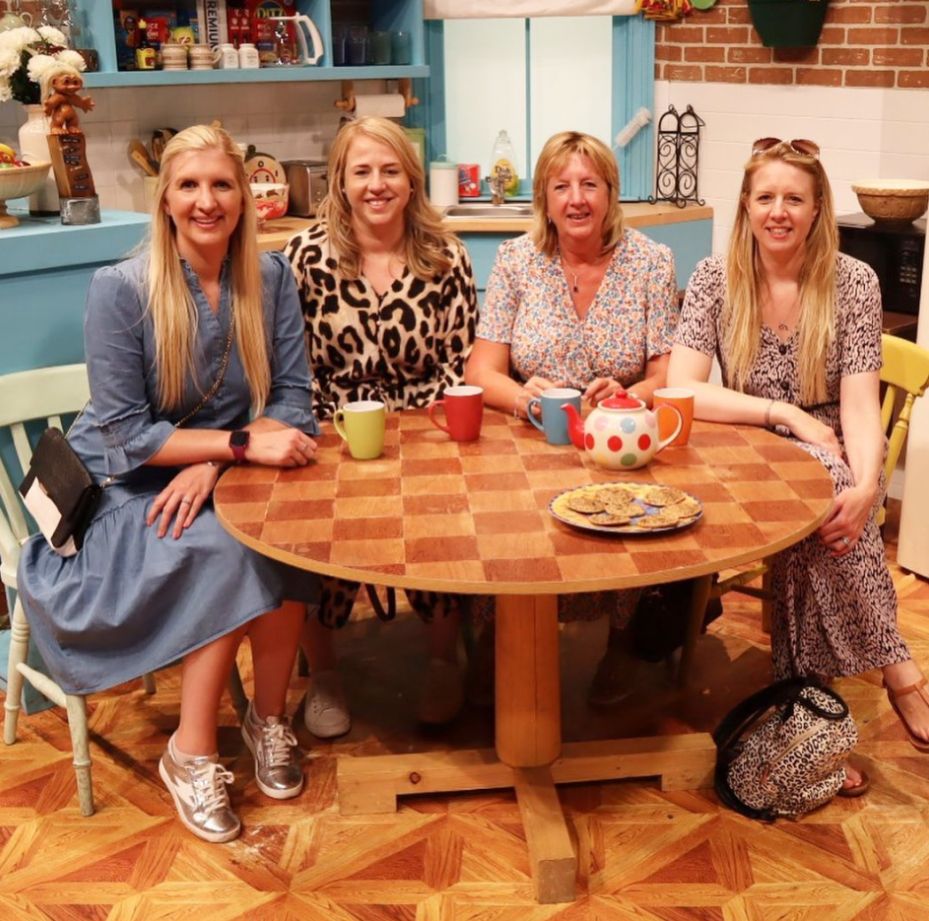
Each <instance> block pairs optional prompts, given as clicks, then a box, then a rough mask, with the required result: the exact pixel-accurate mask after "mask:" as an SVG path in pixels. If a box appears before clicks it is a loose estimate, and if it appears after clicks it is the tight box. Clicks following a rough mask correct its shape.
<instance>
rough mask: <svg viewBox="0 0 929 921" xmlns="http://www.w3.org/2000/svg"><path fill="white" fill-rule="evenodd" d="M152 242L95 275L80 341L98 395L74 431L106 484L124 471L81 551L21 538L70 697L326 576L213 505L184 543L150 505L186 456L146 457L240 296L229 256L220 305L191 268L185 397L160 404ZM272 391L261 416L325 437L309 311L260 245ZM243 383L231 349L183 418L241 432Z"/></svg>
mask: <svg viewBox="0 0 929 921" xmlns="http://www.w3.org/2000/svg"><path fill="white" fill-rule="evenodd" d="M147 266H148V257H147V254H144V253H143V254H142V255H140V256H136V257H134V258H132V259H129V260H127V261H125V262H122V263H120V264H119V265H116V266H112V267H107V268H103V269H100V270H99V271H98V272H97V273H96V274H95V275H94V278H93V281H92V282H91V286H90V291H89V293H88V297H87V309H86V315H85V321H84V346H85V354H86V358H87V368H88V375H89V378H90V391H91V402H90V403H89V404H88V406H87V408H86V409H85V411H84V413H83V415H82V416H81V417H80V418H79V419H78V421H77V422H76V423H75V425H74V426H73V428H72V429H71V432H70V433H69V436H68V437H69V440H70V442H71V445H72V446H73V447H74V449H75V451H77V453H78V454H79V455H80V457H81V459H82V460H83V461H84V463H85V464H86V466H87V468H88V470H89V471H90V472H91V474H92V475H93V476H94V478H95V479H96V480H97V481H98V482H102V481H103V480H104V479H105V478H107V477H115V478H116V481H115V483H113V485H111V486H108V487H107V488H106V489H104V491H103V500H102V501H101V503H100V506H99V508H98V510H97V513H96V515H95V516H94V520H93V521H92V523H91V525H90V527H89V529H88V531H87V533H86V535H85V539H84V546H83V548H82V549H81V550H80V552H79V553H77V554H76V555H75V556H73V557H68V558H64V557H60V556H58V554H56V553H55V552H54V551H52V550H51V548H50V547H49V546H48V544H47V543H46V541H45V539H44V538H43V537H41V536H36V537H33V538H31V539H30V540H29V541H28V542H27V543H26V544H25V546H24V547H23V553H22V556H21V558H20V562H19V571H18V583H19V592H20V595H21V597H22V601H23V606H24V608H25V611H26V616H27V618H28V621H29V624H30V627H31V629H32V635H33V638H34V640H35V643H36V646H37V647H38V650H39V652H40V653H41V655H42V658H43V660H44V661H45V664H46V666H47V668H48V670H49V672H50V674H51V675H52V677H53V678H54V679H55V680H56V681H57V682H58V683H59V684H60V685H61V687H62V688H63V689H64V690H65V691H66V692H67V693H74V694H85V693H90V692H91V691H97V690H101V689H103V688H108V687H112V686H113V685H116V684H120V683H121V682H123V681H126V680H128V679H130V678H134V677H138V676H139V675H141V674H143V673H145V672H148V671H152V670H154V669H157V668H159V667H161V666H164V665H167V664H169V663H171V662H173V661H175V660H176V659H178V658H180V657H181V656H184V655H185V654H187V653H188V652H191V651H192V650H194V649H197V648H199V647H201V646H204V645H206V644H207V643H209V642H211V641H212V640H215V639H217V638H218V637H221V636H223V635H225V634H227V633H229V632H230V631H232V630H235V629H236V628H237V627H240V626H241V625H242V624H245V623H246V622H248V621H249V620H251V619H253V618H255V617H257V616H259V615H261V614H263V613H265V612H266V611H270V610H272V609H274V608H276V607H277V606H278V605H279V604H280V603H281V601H282V600H284V599H288V598H289V599H296V600H303V601H313V600H315V598H316V595H317V591H318V589H317V585H318V582H317V579H316V577H315V576H313V575H311V574H310V573H304V572H300V571H298V570H296V569H293V568H292V567H289V566H285V565H283V564H281V563H278V562H275V561H273V560H270V559H267V558H265V557H262V556H261V555H259V554H257V553H255V552H254V551H252V550H249V549H248V548H246V547H244V546H242V545H241V544H239V543H238V542H237V541H236V540H235V539H234V538H232V537H230V536H229V534H227V533H226V531H225V530H224V529H223V528H222V526H221V525H220V524H219V522H218V521H217V519H216V515H215V513H214V511H213V507H212V503H209V502H208V503H206V504H205V505H204V506H203V508H202V509H201V511H200V514H199V515H198V516H197V518H196V520H195V521H194V522H193V524H192V525H191V526H190V527H189V528H188V529H187V530H186V531H185V532H184V533H183V535H182V536H181V537H180V539H178V540H175V539H174V538H173V537H171V536H170V532H169V534H168V536H166V537H164V538H162V539H159V538H158V536H157V534H156V527H155V526H152V527H147V526H146V524H145V516H146V513H147V511H148V509H149V507H150V505H151V503H152V501H153V499H154V498H155V496H157V495H158V493H159V492H160V491H161V490H162V489H163V488H164V487H165V485H167V483H168V482H169V481H170V480H171V478H172V477H173V476H175V475H176V473H177V468H168V467H154V466H145V464H146V461H148V460H149V458H151V457H152V456H153V455H154V454H156V453H157V452H158V450H159V449H160V448H161V447H162V446H163V445H164V443H165V442H166V441H167V440H168V438H169V437H170V435H171V433H172V432H173V431H174V430H175V428H174V426H175V423H176V422H177V421H178V420H181V419H183V417H184V416H185V415H186V414H187V413H189V412H190V411H191V410H193V409H194V408H196V406H197V404H198V403H199V402H200V400H201V399H202V395H203V394H204V393H206V392H207V391H208V390H209V389H210V386H211V385H212V383H213V382H214V381H215V380H216V378H217V377H218V375H219V371H220V367H221V364H222V359H223V354H224V352H225V347H226V342H227V337H228V333H229V327H230V323H231V322H232V304H231V292H230V285H231V282H230V266H229V262H228V260H227V262H226V264H225V265H224V266H223V272H222V276H221V295H220V305H219V310H218V311H217V313H215V314H214V313H213V312H212V311H211V310H210V308H209V305H208V303H207V300H206V297H205V296H204V294H203V292H202V290H201V288H200V283H199V280H198V278H197V276H196V274H195V273H194V272H193V271H192V270H191V269H190V267H189V266H188V265H186V263H185V264H184V271H185V273H186V277H187V283H188V285H189V287H190V291H191V294H192V295H193V299H194V302H195V305H196V312H197V328H196V336H195V343H194V369H195V377H196V380H191V381H189V382H188V386H187V388H186V393H185V396H184V400H183V402H182V405H180V406H178V407H176V408H174V409H173V410H172V411H171V412H162V411H161V410H159V409H157V408H156V407H157V405H158V400H157V386H158V381H157V375H156V370H155V341H154V334H153V329H152V323H151V316H150V315H149V313H148V311H147V310H146V303H147V287H146V270H147ZM261 270H262V281H263V286H264V313H265V327H266V330H267V336H268V343H269V354H270V357H271V393H270V394H269V397H268V402H267V406H266V407H265V410H264V415H265V416H267V417H269V418H272V419H276V420H278V421H280V422H283V423H285V424H286V425H290V426H294V427H295V428H299V429H301V430H302V431H304V432H307V433H308V434H311V435H313V434H316V433H317V432H318V426H317V423H316V419H315V417H314V416H313V412H312V408H311V403H310V392H311V390H310V373H309V370H308V367H307V360H306V350H305V346H304V339H303V316H302V313H301V311H300V304H299V300H298V297H297V290H296V287H295V284H294V280H293V275H292V273H291V270H290V265H289V264H288V263H287V261H286V260H285V259H284V258H283V256H281V255H280V254H278V253H268V254H264V255H263V256H262V257H261ZM249 404H250V394H249V390H248V384H247V382H246V379H245V374H244V371H243V368H242V364H241V361H240V358H239V354H238V349H237V348H235V346H234V345H233V348H232V350H231V352H230V356H229V362H228V367H227V369H226V374H225V377H224V379H223V382H222V385H221V386H220V388H219V390H218V391H217V393H216V394H215V395H214V396H213V397H212V398H211V399H210V400H209V401H208V402H207V403H206V405H205V406H203V407H202V408H201V409H200V410H199V411H198V412H197V414H196V415H195V416H194V417H193V418H192V419H190V420H189V421H187V422H186V423H185V428H209V429H226V430H230V429H238V428H241V427H242V426H243V425H245V424H247V423H248V421H249Z"/></svg>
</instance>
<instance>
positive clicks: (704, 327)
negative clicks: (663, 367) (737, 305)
mask: <svg viewBox="0 0 929 921" xmlns="http://www.w3.org/2000/svg"><path fill="white" fill-rule="evenodd" d="M725 296H726V270H725V266H724V264H723V260H722V258H721V257H719V256H712V257H710V258H709V259H703V260H702V261H701V262H699V263H698V264H697V268H696V269H694V273H693V275H691V276H690V281H689V282H688V283H687V294H686V295H685V296H684V306H683V307H682V308H681V319H680V323H679V324H678V327H677V336H676V338H675V340H674V341H675V342H676V343H678V344H679V345H686V346H687V348H689V349H693V350H694V351H696V352H702V353H703V354H704V355H716V354H717V353H718V351H719V318H720V315H721V313H722V306H723V300H724V298H725Z"/></svg>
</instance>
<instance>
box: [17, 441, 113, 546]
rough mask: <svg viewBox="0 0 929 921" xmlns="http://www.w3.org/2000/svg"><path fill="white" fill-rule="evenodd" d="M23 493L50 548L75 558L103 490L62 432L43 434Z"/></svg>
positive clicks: (21, 491)
mask: <svg viewBox="0 0 929 921" xmlns="http://www.w3.org/2000/svg"><path fill="white" fill-rule="evenodd" d="M19 492H20V495H21V496H22V497H23V502H24V504H25V506H26V508H27V509H29V513H30V514H31V515H32V517H33V518H34V519H35V522H36V524H37V525H38V526H39V530H40V531H41V532H42V533H43V534H44V535H45V539H46V540H47V541H48V543H49V546H50V547H51V548H52V549H53V550H54V551H55V552H56V553H58V554H60V555H61V556H74V554H75V553H77V552H78V550H80V549H81V546H82V545H83V543H84V532H85V531H86V530H87V526H88V525H89V524H90V520H91V518H92V517H93V514H94V511H96V508H97V505H98V504H99V502H100V496H101V493H102V489H101V487H100V486H98V485H97V484H96V483H95V482H94V481H93V478H92V477H91V475H90V473H89V472H88V471H87V468H86V467H85V466H84V463H83V461H81V459H80V458H79V457H78V456H77V454H76V453H75V452H74V449H73V448H72V447H71V445H70V444H68V440H67V438H65V436H64V433H63V432H62V431H61V429H56V428H49V429H46V430H45V431H44V432H43V433H42V437H41V438H40V439H39V443H38V444H37V445H36V449H35V451H34V452H33V455H32V462H31V463H30V464H29V472H28V473H27V474H26V478H25V479H24V480H23V481H22V483H20V485H19Z"/></svg>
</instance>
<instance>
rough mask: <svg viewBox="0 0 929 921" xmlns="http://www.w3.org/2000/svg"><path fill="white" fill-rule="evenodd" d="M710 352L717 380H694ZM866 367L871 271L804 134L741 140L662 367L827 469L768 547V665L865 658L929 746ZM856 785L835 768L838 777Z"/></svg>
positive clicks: (873, 345)
mask: <svg viewBox="0 0 929 921" xmlns="http://www.w3.org/2000/svg"><path fill="white" fill-rule="evenodd" d="M714 355H715V356H716V357H718V359H719V362H720V365H721V368H722V376H723V382H724V383H723V385H721V386H719V385H715V384H711V383H708V378H709V374H710V368H711V364H712V361H713V357H714ZM880 368H881V300H880V289H879V287H878V282H877V278H876V276H875V274H874V272H873V271H872V270H871V269H870V268H869V267H868V266H866V265H865V264H864V263H862V262H858V261H857V260H855V259H852V258H851V257H849V256H846V255H844V254H842V253H839V252H838V233H837V229H836V224H835V216H834V212H833V206H832V193H831V190H830V187H829V180H828V178H827V177H826V174H825V171H824V170H823V167H822V164H821V163H820V160H819V148H818V147H817V146H816V145H815V144H814V143H813V142H811V141H806V140H795V141H781V140H779V139H777V138H762V139H761V140H760V141H756V142H755V145H754V147H753V149H752V156H751V159H750V160H749V161H748V163H747V164H746V167H745V175H744V178H743V181H742V189H741V195H740V207H739V211H738V214H737V217H736V222H735V227H734V229H733V233H732V238H731V241H730V244H729V254H728V258H727V259H724V258H723V257H719V256H716V257H712V258H710V259H706V260H704V261H703V262H701V263H700V264H699V265H698V266H697V269H696V271H695V272H694V275H693V277H692V278H691V280H690V283H689V285H688V288H687V296H686V298H685V301H684V308H683V313H682V316H681V324H680V326H679V328H678V334H677V341H676V343H675V345H674V350H673V353H672V357H671V367H670V370H669V373H668V377H669V381H670V382H671V384H672V385H674V386H686V387H692V388H693V389H694V391H695V392H696V404H695V412H696V415H697V416H698V417H700V418H702V419H710V420H714V421H724V422H740V423H747V424H750V425H764V426H766V427H768V428H775V429H776V431H778V432H779V433H780V434H781V435H783V436H784V437H786V438H789V439H791V440H792V441H795V442H796V444H797V445H798V446H799V447H801V448H803V450H805V451H807V452H809V453H810V454H812V455H813V456H814V457H816V458H817V459H818V460H820V461H821V462H822V464H823V465H824V466H825V467H826V468H827V469H828V471H829V473H830V474H831V476H832V479H833V484H834V489H835V504H834V506H833V508H832V511H831V513H830V515H829V517H828V519H827V520H826V522H825V523H824V524H823V525H822V526H821V527H820V529H819V531H818V532H817V533H816V534H813V535H811V536H810V537H808V538H807V539H806V540H804V541H802V542H801V543H799V544H797V545H795V546H794V547H791V548H790V549H789V550H786V551H784V552H783V553H780V554H778V556H777V557H776V558H775V562H774V585H775V586H777V595H776V597H775V599H774V619H773V623H772V636H771V648H772V655H773V660H774V672H775V676H776V677H778V678H783V677H787V676H790V675H812V676H816V677H819V678H822V679H831V678H833V677H836V676H840V675H855V674H858V673H860V672H864V671H868V670H870V669H873V668H880V669H881V670H882V672H883V678H884V684H885V687H886V688H887V692H888V694H889V696H890V700H891V702H892V703H893V705H894V708H895V709H896V711H897V713H898V715H899V716H900V719H901V720H902V722H903V724H904V726H905V727H906V730H907V733H908V735H909V737H910V739H911V741H912V742H913V744H914V745H915V746H916V747H917V748H919V749H920V750H922V751H929V743H927V740H929V694H927V692H926V689H925V684H926V682H925V679H924V678H923V677H922V675H921V673H920V671H919V668H918V667H917V665H916V664H915V662H914V661H913V660H912V658H911V657H910V653H909V651H908V650H907V646H906V643H905V642H904V640H903V638H902V637H901V636H900V633H899V631H898V630H897V624H896V612H897V599H896V595H895V592H894V587H893V582H892V580H891V577H890V573H889V571H888V569H887V564H886V562H885V557H884V545H883V542H882V541H881V536H880V532H879V530H878V527H877V524H876V523H875V515H874V513H875V511H876V509H877V508H879V506H880V503H881V502H882V501H883V494H884V488H885V484H884V483H883V476H882V458H883V452H884V449H885V443H884V437H883V433H882V430H881V422H880V405H879V399H878V387H879V371H880ZM866 786H867V778H866V777H865V776H864V775H863V772H861V771H858V770H856V769H848V778H847V779H846V789H848V790H850V791H855V792H856V793H857V792H858V791H863V789H864V788H866ZM846 795H848V794H846Z"/></svg>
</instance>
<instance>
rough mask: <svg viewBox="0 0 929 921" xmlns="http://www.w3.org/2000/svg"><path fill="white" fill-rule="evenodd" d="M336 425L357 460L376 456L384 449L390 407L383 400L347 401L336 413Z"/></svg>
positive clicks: (334, 417)
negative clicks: (388, 408)
mask: <svg viewBox="0 0 929 921" xmlns="http://www.w3.org/2000/svg"><path fill="white" fill-rule="evenodd" d="M332 425H333V427H334V428H335V430H336V431H337V432H338V433H339V437H340V438H341V439H342V440H343V441H344V442H347V444H348V450H349V453H350V454H351V455H352V457H354V458H355V460H374V458H375V457H380V456H381V454H382V453H383V451H384V429H385V428H386V427H387V407H386V406H385V405H384V404H383V403H381V402H380V401H378V400H356V401H355V402H354V403H346V404H345V406H343V407H342V408H341V409H337V410H336V411H335V412H334V413H333V415H332Z"/></svg>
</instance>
